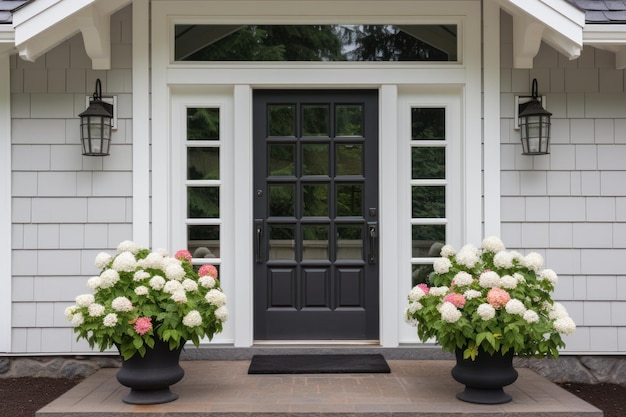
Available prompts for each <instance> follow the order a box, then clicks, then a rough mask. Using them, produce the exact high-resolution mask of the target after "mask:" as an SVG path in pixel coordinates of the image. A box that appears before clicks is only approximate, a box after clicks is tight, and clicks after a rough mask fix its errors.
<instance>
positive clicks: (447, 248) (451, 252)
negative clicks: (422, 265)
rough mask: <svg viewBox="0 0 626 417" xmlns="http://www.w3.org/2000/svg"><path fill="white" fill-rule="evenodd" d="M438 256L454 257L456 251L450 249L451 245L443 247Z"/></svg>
mask: <svg viewBox="0 0 626 417" xmlns="http://www.w3.org/2000/svg"><path fill="white" fill-rule="evenodd" d="M439 255H440V256H441V257H443V258H447V257H448V256H452V255H456V250H455V249H454V248H453V247H452V245H443V247H442V248H441V252H440V253H439Z"/></svg>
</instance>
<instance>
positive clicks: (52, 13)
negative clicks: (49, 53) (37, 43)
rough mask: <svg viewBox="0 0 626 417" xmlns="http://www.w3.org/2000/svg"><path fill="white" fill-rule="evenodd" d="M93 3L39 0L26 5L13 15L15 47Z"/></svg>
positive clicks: (73, 0) (87, 1)
mask: <svg viewBox="0 0 626 417" xmlns="http://www.w3.org/2000/svg"><path fill="white" fill-rule="evenodd" d="M40 2H41V4H40ZM95 2H96V0H71V1H67V0H39V1H35V2H33V3H30V4H28V5H27V6H26V7H23V8H21V9H19V10H17V11H16V12H15V13H14V14H13V27H14V28H15V43H16V45H17V46H18V47H19V45H21V44H22V43H24V42H26V41H28V40H29V39H31V38H34V37H36V36H37V35H39V34H40V33H42V32H45V31H46V30H48V29H50V28H51V27H53V26H55V25H58V24H59V23H60V22H62V21H63V20H65V19H67V18H68V17H69V16H72V15H74V14H75V13H78V12H79V11H81V10H83V9H84V8H85V7H88V6H90V5H92V4H94V3H95Z"/></svg>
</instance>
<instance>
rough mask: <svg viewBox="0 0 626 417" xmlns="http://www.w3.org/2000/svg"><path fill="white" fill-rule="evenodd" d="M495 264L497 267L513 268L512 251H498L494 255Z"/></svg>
mask: <svg viewBox="0 0 626 417" xmlns="http://www.w3.org/2000/svg"><path fill="white" fill-rule="evenodd" d="M493 264H494V266H495V267H496V268H505V269H508V268H512V267H513V255H512V254H511V252H506V251H502V252H498V253H496V254H495V255H494V256H493Z"/></svg>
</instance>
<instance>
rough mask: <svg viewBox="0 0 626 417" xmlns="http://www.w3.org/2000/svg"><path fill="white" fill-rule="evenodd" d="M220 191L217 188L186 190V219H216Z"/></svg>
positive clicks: (189, 188) (191, 188) (218, 213)
mask: <svg viewBox="0 0 626 417" xmlns="http://www.w3.org/2000/svg"><path fill="white" fill-rule="evenodd" d="M219 195H220V190H219V188H217V187H188V188H187V217H189V218H194V219H197V218H217V217H219V215H220V210H219V207H220V205H219Z"/></svg>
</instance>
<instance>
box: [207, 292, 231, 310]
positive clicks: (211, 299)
mask: <svg viewBox="0 0 626 417" xmlns="http://www.w3.org/2000/svg"><path fill="white" fill-rule="evenodd" d="M204 298H205V299H206V300H207V302H208V303H209V304H212V305H214V306H216V307H218V308H219V307H221V306H223V305H226V295H225V294H224V293H223V292H221V291H220V290H216V289H213V290H209V292H207V293H206V295H205V296H204Z"/></svg>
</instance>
